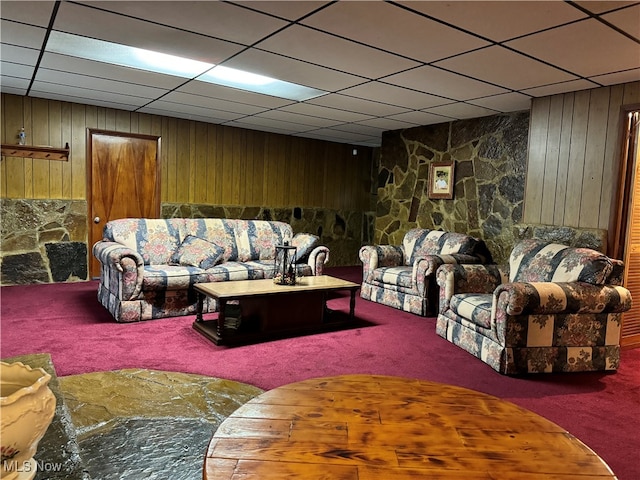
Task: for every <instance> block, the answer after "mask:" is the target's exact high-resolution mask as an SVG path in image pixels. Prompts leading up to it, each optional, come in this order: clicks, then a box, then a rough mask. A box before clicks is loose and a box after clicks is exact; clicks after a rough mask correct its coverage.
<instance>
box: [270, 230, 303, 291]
mask: <svg viewBox="0 0 640 480" xmlns="http://www.w3.org/2000/svg"><path fill="white" fill-rule="evenodd" d="M297 250H298V249H297V248H296V247H294V246H291V245H289V242H287V241H285V242H284V245H276V254H275V265H274V270H273V283H275V284H276V285H295V284H296V265H295V261H296V253H297Z"/></svg>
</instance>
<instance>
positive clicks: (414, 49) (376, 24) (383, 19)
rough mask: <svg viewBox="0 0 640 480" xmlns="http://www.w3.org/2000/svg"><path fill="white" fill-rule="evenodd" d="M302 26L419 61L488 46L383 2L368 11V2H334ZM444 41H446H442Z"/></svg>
mask: <svg viewBox="0 0 640 480" xmlns="http://www.w3.org/2000/svg"><path fill="white" fill-rule="evenodd" d="M354 18H357V19H358V20H357V21H354ZM302 23H303V24H304V25H309V26H311V27H315V28H317V29H319V30H323V31H326V32H330V33H333V34H335V35H339V36H341V37H344V38H349V39H351V40H354V41H356V42H360V43H363V44H365V45H372V46H374V47H377V48H379V49H381V50H384V51H388V52H392V53H396V54H398V55H402V56H405V57H409V58H412V59H415V60H420V61H422V62H432V61H434V60H438V59H441V58H446V57H449V56H451V55H456V54H459V53H462V52H466V51H469V50H473V49H475V48H480V47H483V46H486V45H488V42H486V41H484V40H481V39H479V38H477V37H474V36H472V35H469V34H467V33H464V32H461V31H460V30H456V29H454V28H451V27H448V26H446V25H443V24H442V23H439V22H434V21H433V20H430V19H428V18H426V17H424V16H422V15H416V14H415V13H412V12H409V11H407V10H405V9H403V8H399V7H398V6H396V5H393V4H390V3H386V2H381V4H380V5H378V6H377V7H376V8H371V4H370V2H336V3H334V4H333V5H331V6H330V7H328V8H325V9H323V10H322V11H320V12H318V13H316V14H315V15H313V16H311V17H309V18H307V19H305V20H303V21H302ZM443 38H446V39H447V41H446V42H443V41H442V39H443ZM427 46H428V47H427Z"/></svg>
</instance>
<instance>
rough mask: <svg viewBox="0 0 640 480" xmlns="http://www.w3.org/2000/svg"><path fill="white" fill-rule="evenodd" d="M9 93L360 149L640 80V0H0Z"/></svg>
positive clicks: (2, 70)
mask: <svg viewBox="0 0 640 480" xmlns="http://www.w3.org/2000/svg"><path fill="white" fill-rule="evenodd" d="M0 17H1V19H2V20H1V22H2V23H1V25H0V28H1V30H0V42H1V43H0V60H1V65H0V88H1V91H2V92H4V93H11V94H16V95H27V96H31V97H39V98H48V99H56V100H61V101H68V102H78V103H84V104H89V105H98V106H103V107H110V108H116V109H121V110H128V111H132V112H142V113H149V114H157V115H164V116H170V117H178V118H185V119H192V120H196V121H202V122H208V123H215V124H222V125H230V126H235V127H241V128H246V129H253V130H262V131H268V132H274V133H281V134H286V135H295V136H301V137H309V138H317V139H322V140H328V141H334V142H340V143H349V144H353V145H366V146H378V145H380V141H381V135H382V132H384V131H387V130H396V129H401V128H409V127H412V126H416V125H429V124H434V123H442V122H447V121H451V120H455V119H465V118H473V117H482V116H485V115H493V114H496V113H500V112H514V111H520V110H527V109H529V107H530V103H531V99H532V98H535V97H540V96H547V95H553V94H558V93H564V92H571V91H577V90H584V89H589V88H596V87H601V86H608V85H615V84H619V83H626V82H632V81H637V80H640V2H630V1H575V2H564V1H537V2H536V1H389V2H384V1H338V2H326V1H292V0H290V1H246V2H222V1H213V0H211V1H199V2H197V1H196V2H194V1H155V2H153V1H146V2H145V1H113V2H109V1H95V2H93V1H92V2H87V1H78V2H75V1H62V2H54V1H0ZM50 31H59V32H64V33H70V34H75V35H81V36H84V37H87V38H92V39H99V40H105V41H110V42H115V43H119V44H124V45H128V46H133V47H138V48H143V49H148V50H153V51H157V52H162V53H167V54H171V55H178V56H181V57H186V58H189V59H193V60H199V61H203V62H208V63H212V64H216V65H223V66H227V67H231V68H236V69H242V70H247V71H250V72H252V73H257V74H261V75H266V76H269V77H275V78H277V79H279V80H284V81H287V82H292V83H296V84H300V85H304V86H308V87H311V88H315V89H320V90H323V91H325V92H327V93H326V94H324V95H321V96H319V97H315V98H312V99H310V100H306V101H291V100H286V99H283V98H278V97H274V96H269V95H263V94H257V93H250V92H245V91H243V90H239V89H234V88H230V87H224V86H218V85H214V84H210V83H205V82H202V81H199V80H196V79H189V78H187V79H185V78H179V77H175V76H171V75H166V74H158V73H151V72H146V71H142V70H136V69H133V68H128V67H121V66H117V65H111V64H108V63H101V62H98V61H93V60H87V59H83V58H78V57H75V56H68V55H61V54H57V53H53V52H51V51H50V50H48V46H47V39H48V37H49V32H50Z"/></svg>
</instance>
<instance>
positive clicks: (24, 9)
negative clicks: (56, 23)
mask: <svg viewBox="0 0 640 480" xmlns="http://www.w3.org/2000/svg"><path fill="white" fill-rule="evenodd" d="M55 3H56V2H52V1H45V0H42V1H40V0H38V1H23V0H18V1H6V0H2V5H1V8H0V17H1V18H6V19H9V20H15V21H17V22H21V23H25V24H29V25H38V26H40V27H47V25H49V21H50V19H51V15H52V13H53V7H54V5H55Z"/></svg>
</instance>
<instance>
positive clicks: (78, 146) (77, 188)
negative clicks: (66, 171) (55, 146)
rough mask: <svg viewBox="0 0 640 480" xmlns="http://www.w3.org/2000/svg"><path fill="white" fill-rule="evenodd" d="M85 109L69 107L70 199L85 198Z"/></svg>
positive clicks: (76, 105) (74, 106)
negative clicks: (70, 146)
mask: <svg viewBox="0 0 640 480" xmlns="http://www.w3.org/2000/svg"><path fill="white" fill-rule="evenodd" d="M86 113H87V109H86V108H85V107H84V105H80V104H78V103H74V104H73V105H72V107H71V142H70V145H72V146H73V147H72V148H71V158H70V161H71V162H72V164H71V198H72V199H74V200H81V199H86V198H87V155H86V148H87V137H86V133H87V132H86V131H87V117H86Z"/></svg>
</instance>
